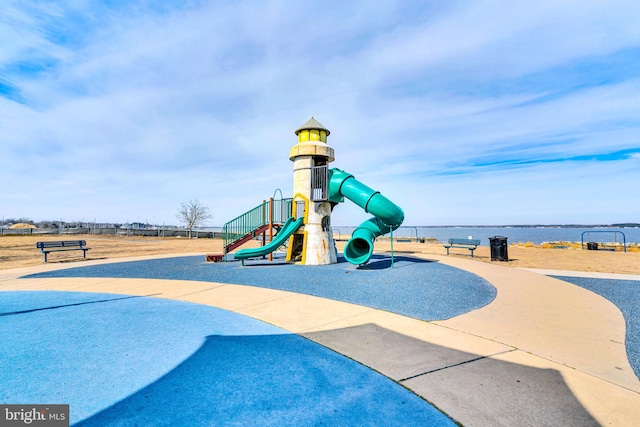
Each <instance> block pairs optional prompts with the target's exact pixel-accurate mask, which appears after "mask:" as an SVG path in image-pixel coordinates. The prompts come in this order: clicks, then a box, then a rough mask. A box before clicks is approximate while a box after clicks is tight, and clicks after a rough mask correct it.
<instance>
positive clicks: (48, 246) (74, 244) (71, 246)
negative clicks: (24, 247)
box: [36, 240, 91, 262]
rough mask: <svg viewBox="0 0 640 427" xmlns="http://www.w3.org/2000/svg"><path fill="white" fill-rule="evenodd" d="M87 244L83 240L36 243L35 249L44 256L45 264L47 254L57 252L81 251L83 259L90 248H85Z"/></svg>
mask: <svg viewBox="0 0 640 427" xmlns="http://www.w3.org/2000/svg"><path fill="white" fill-rule="evenodd" d="M86 245H87V242H85V241H84V240H61V241H55V242H38V243H36V247H37V248H38V249H40V252H42V253H43V254H44V262H47V255H48V254H49V252H59V251H82V253H83V255H84V258H86V257H87V251H88V250H89V249H91V248H87V247H85V246H86Z"/></svg>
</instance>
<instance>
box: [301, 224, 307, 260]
mask: <svg viewBox="0 0 640 427" xmlns="http://www.w3.org/2000/svg"><path fill="white" fill-rule="evenodd" d="M303 233H304V245H302V259H301V260H300V263H301V264H302V265H307V242H308V240H307V232H306V231H303Z"/></svg>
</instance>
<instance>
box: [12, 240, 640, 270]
mask: <svg viewBox="0 0 640 427" xmlns="http://www.w3.org/2000/svg"><path fill="white" fill-rule="evenodd" d="M78 239H83V240H86V241H87V246H88V247H90V248H91V250H90V251H89V252H88V253H87V259H91V260H95V259H108V258H122V257H133V256H144V255H161V254H188V253H220V252H222V241H221V240H220V239H184V238H182V239H181V238H175V237H171V238H154V237H120V236H108V237H107V236H92V235H84V236H63V237H62V238H61V237H60V236H42V235H41V236H0V269H8V268H17V267H27V266H35V265H42V264H43V262H44V261H43V259H44V257H43V255H42V254H41V253H40V251H39V250H38V249H37V248H36V242H39V241H45V240H78ZM345 243H346V242H337V246H338V250H342V248H343V247H344V244H345ZM251 245H252V246H256V245H258V243H257V242H252V243H251ZM393 248H394V251H395V252H397V253H398V254H402V253H421V254H434V255H445V254H446V250H445V249H444V248H443V247H442V244H441V243H407V242H394V244H393ZM389 249H390V246H389V241H379V242H376V245H375V250H376V251H389ZM508 254H509V261H508V262H504V261H502V262H501V261H491V253H490V250H489V247H487V246H480V247H479V248H478V249H476V251H475V256H474V259H475V260H476V261H478V262H489V263H494V264H499V265H504V266H510V267H528V268H543V269H552V270H575V271H594V272H604V273H621V274H640V252H627V253H624V252H622V251H618V252H607V251H588V250H581V249H580V248H566V249H551V248H541V247H523V246H515V245H510V246H509V248H508ZM450 256H452V257H464V258H469V251H468V250H466V249H451V255H450ZM82 261H83V258H82V252H81V251H69V252H54V253H51V254H49V263H50V264H55V263H69V262H74V263H78V264H81V263H82Z"/></svg>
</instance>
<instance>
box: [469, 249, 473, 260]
mask: <svg viewBox="0 0 640 427" xmlns="http://www.w3.org/2000/svg"><path fill="white" fill-rule="evenodd" d="M469 250H470V251H471V258H473V249H469Z"/></svg>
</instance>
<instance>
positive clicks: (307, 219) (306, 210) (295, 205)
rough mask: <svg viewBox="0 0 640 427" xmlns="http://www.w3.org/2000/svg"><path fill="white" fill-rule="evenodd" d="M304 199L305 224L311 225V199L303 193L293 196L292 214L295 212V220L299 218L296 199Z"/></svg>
mask: <svg viewBox="0 0 640 427" xmlns="http://www.w3.org/2000/svg"><path fill="white" fill-rule="evenodd" d="M298 198H300V199H302V200H303V201H304V223H305V224H308V223H309V199H308V198H307V197H306V196H305V195H304V194H302V193H296V194H294V195H293V206H292V209H291V210H292V212H293V216H294V217H295V218H298V212H297V210H298V204H297V203H296V199H298Z"/></svg>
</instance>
